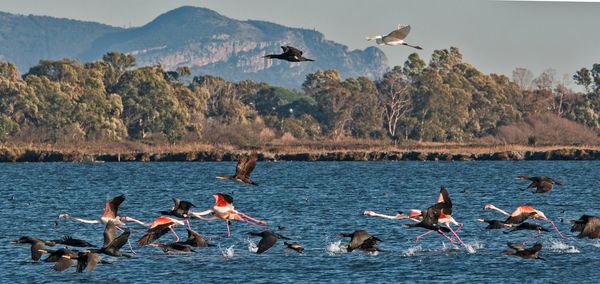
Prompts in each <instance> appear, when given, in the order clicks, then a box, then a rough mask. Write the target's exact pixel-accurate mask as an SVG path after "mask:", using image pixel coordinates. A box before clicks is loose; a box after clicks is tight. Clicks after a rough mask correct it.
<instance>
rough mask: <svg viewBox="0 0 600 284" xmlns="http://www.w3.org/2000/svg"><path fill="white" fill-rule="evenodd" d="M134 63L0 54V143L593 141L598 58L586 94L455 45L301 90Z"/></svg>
mask: <svg viewBox="0 0 600 284" xmlns="http://www.w3.org/2000/svg"><path fill="white" fill-rule="evenodd" d="M134 66H135V58H134V57H133V56H131V55H126V54H120V53H108V54H106V55H105V56H104V57H103V59H102V60H100V61H95V62H89V63H85V64H82V63H80V62H78V61H73V60H68V59H63V60H58V61H49V60H48V61H41V62H40V63H39V64H38V65H37V66H34V67H32V68H31V69H30V70H29V72H27V73H26V74H24V75H23V76H20V75H19V72H18V70H17V69H16V67H15V66H14V65H13V64H11V63H8V62H0V141H2V142H3V143H7V144H10V145H36V146H35V147H39V145H50V147H59V148H61V147H62V148H65V147H69V146H68V145H75V148H77V149H83V148H86V147H88V145H95V146H94V147H98V148H99V149H105V151H111V150H110V149H111V147H119V148H123V147H124V148H125V149H127V147H130V146H131V145H147V147H172V148H173V149H181V148H186V147H195V146H194V145H203V146H201V147H209V148H214V147H217V148H223V149H266V150H267V151H269V150H270V149H271V148H273V149H277V147H280V148H279V149H285V148H286V147H287V148H288V149H289V148H290V147H291V146H292V145H299V147H300V148H301V147H308V148H310V147H313V148H316V149H318V148H319V147H321V148H323V149H325V148H333V149H334V150H338V149H343V147H348V145H351V144H361V143H362V144H363V145H362V146H361V147H363V148H367V149H368V148H373V147H381V148H385V147H392V145H395V146H398V147H400V148H402V147H405V146H410V145H413V144H418V143H427V142H435V143H458V144H463V145H492V147H496V146H493V145H507V144H519V145H530V146H543V145H598V143H599V138H598V134H599V133H600V100H599V99H598V98H599V95H600V64H594V65H593V66H592V68H591V69H586V68H582V69H580V70H579V71H577V72H575V73H574V75H573V79H574V80H575V82H576V83H577V84H579V85H581V86H582V87H583V89H585V92H575V91H573V90H571V89H569V88H568V87H567V86H566V83H565V82H564V81H561V80H557V79H556V75H555V74H554V73H553V72H551V71H546V72H544V73H542V74H541V75H540V76H539V77H537V78H534V77H533V75H532V74H531V72H529V71H527V70H526V69H516V70H515V72H514V74H513V75H514V76H513V80H511V79H509V78H508V77H506V76H501V75H496V74H491V75H486V74H483V73H482V72H480V71H478V70H477V69H476V68H475V67H473V66H472V65H470V64H468V63H465V62H463V61H462V55H461V54H460V52H459V50H458V49H456V48H450V49H444V50H436V51H434V52H433V55H432V59H431V61H430V62H429V63H426V62H424V61H423V60H422V59H420V57H419V56H418V55H417V54H416V53H414V54H411V55H410V56H409V57H408V59H407V61H406V62H405V63H404V65H403V66H396V67H394V68H393V69H391V70H389V71H388V72H387V73H385V74H384V76H383V77H382V78H381V79H379V80H375V81H373V80H370V79H368V78H364V77H359V78H347V79H342V78H341V77H340V76H339V74H338V73H337V72H336V71H335V70H325V71H317V72H315V73H312V74H309V75H308V76H307V77H306V80H305V82H304V84H303V88H302V90H290V89H285V88H280V87H275V86H271V85H268V84H266V83H257V82H253V81H241V82H237V83H235V82H228V81H225V80H223V79H221V78H218V77H214V76H210V75H206V76H196V77H193V78H190V72H189V69H188V68H186V67H180V68H178V69H177V70H172V71H168V70H164V69H163V68H162V67H161V66H149V67H139V68H136V67H134ZM343 141H346V142H343ZM336 143H340V144H344V143H346V144H347V145H346V146H340V147H338V148H336V146H335V145H336ZM277 145H280V146H277ZM445 145H449V144H445ZM365 146H366V147H365ZM395 146H394V148H395ZM135 147H138V146H135ZM281 147H283V148H281ZM351 148H352V147H350V148H348V149H351ZM283 151H285V150H283ZM113 152H120V151H113Z"/></svg>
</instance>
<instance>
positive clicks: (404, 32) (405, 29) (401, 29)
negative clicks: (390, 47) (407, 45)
mask: <svg viewBox="0 0 600 284" xmlns="http://www.w3.org/2000/svg"><path fill="white" fill-rule="evenodd" d="M408 33H410V25H399V26H398V29H397V30H395V31H393V32H391V33H389V34H388V35H387V36H386V37H391V38H395V39H399V40H401V39H404V38H406V36H408Z"/></svg>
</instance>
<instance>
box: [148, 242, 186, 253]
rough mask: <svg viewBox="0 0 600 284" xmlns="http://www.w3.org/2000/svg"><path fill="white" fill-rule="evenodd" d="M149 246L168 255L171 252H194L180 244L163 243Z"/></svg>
mask: <svg viewBox="0 0 600 284" xmlns="http://www.w3.org/2000/svg"><path fill="white" fill-rule="evenodd" d="M149 246H152V247H157V248H160V249H162V250H163V251H164V252H165V253H169V252H171V251H178V252H196V251H195V250H193V249H192V248H191V247H190V246H188V245H185V244H182V243H169V244H163V243H151V244H149Z"/></svg>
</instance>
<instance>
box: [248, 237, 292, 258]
mask: <svg viewBox="0 0 600 284" xmlns="http://www.w3.org/2000/svg"><path fill="white" fill-rule="evenodd" d="M248 234H249V235H251V236H257V237H262V238H261V239H260V241H259V242H258V250H257V251H256V253H257V254H261V253H263V252H265V251H267V250H268V249H270V248H271V247H272V246H274V245H275V243H277V240H278V239H284V240H289V238H287V237H284V236H282V235H280V234H277V233H273V232H271V231H262V232H260V233H256V232H250V233H248Z"/></svg>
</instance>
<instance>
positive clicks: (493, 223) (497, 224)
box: [479, 218, 510, 230]
mask: <svg viewBox="0 0 600 284" xmlns="http://www.w3.org/2000/svg"><path fill="white" fill-rule="evenodd" d="M479 221H481V222H485V223H488V225H487V227H485V229H486V230H498V229H504V228H506V227H510V226H509V225H507V224H505V223H504V222H502V221H500V220H490V219H485V218H484V219H479Z"/></svg>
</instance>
